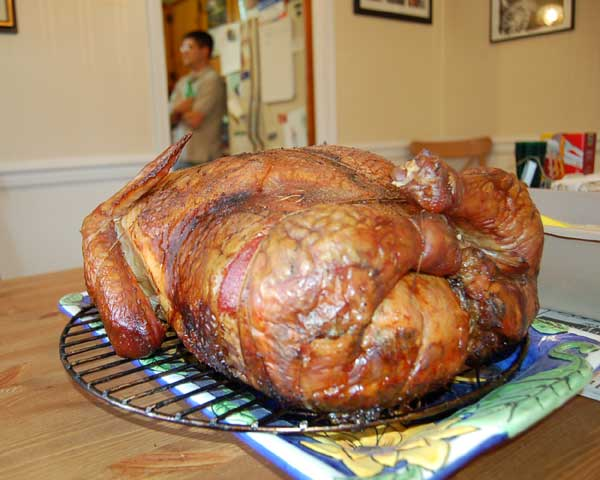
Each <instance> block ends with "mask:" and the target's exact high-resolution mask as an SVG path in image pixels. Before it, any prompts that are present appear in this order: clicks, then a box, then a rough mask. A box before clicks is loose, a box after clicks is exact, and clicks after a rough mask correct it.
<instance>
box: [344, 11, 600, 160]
mask: <svg viewBox="0 0 600 480" xmlns="http://www.w3.org/2000/svg"><path fill="white" fill-rule="evenodd" d="M335 1H336V3H335V14H336V48H337V101H338V127H339V139H340V142H341V143H373V142H382V141H383V142H386V141H387V142H389V141H398V140H401V139H404V140H408V139H411V138H415V137H421V138H426V137H460V136H474V135H480V134H487V135H491V136H492V137H526V136H529V137H531V138H536V137H537V135H539V133H541V132H546V131H556V130H558V131H560V130H571V131H573V130H585V131H590V130H591V131H596V132H600V88H598V86H599V85H600V28H599V25H600V9H599V8H598V5H597V4H596V3H597V2H596V0H578V1H577V4H576V18H575V30H574V31H570V32H562V33H557V34H552V35H543V36H539V37H533V38H526V39H521V40H515V41H508V42H502V43H496V44H491V43H490V42H489V2H488V1H487V0H486V1H482V0H452V2H450V1H448V0H437V1H435V2H434V11H433V25H421V24H417V23H411V22H403V21H395V20H387V19H379V18H375V17H365V16H359V15H354V14H353V13H352V2H349V1H346V0H335ZM358 92H362V93H360V94H359V93H358ZM367 92H368V93H367ZM599 163H600V162H599Z"/></svg>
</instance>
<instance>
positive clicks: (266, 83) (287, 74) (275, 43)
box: [258, 16, 295, 103]
mask: <svg viewBox="0 0 600 480" xmlns="http://www.w3.org/2000/svg"><path fill="white" fill-rule="evenodd" d="M258 36H259V49H260V85H261V89H260V93H261V99H262V101H263V102H265V103H274V102H286V101H289V100H292V99H293V98H294V96H295V79H294V54H293V51H292V21H291V19H290V17H289V16H288V17H284V18H282V19H280V20H277V21H274V22H269V23H264V24H261V25H260V28H259V35H258Z"/></svg>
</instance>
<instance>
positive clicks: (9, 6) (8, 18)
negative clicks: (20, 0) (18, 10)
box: [0, 0, 17, 33]
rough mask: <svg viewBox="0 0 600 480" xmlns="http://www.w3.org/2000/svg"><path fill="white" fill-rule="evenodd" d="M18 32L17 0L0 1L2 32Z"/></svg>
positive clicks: (0, 29)
mask: <svg viewBox="0 0 600 480" xmlns="http://www.w3.org/2000/svg"><path fill="white" fill-rule="evenodd" d="M16 31H17V16H16V15H15V0H0V32H5V33H7V32H8V33H15V32H16Z"/></svg>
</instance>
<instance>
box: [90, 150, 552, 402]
mask: <svg viewBox="0 0 600 480" xmlns="http://www.w3.org/2000/svg"><path fill="white" fill-rule="evenodd" d="M186 141H187V138H184V139H183V140H182V141H180V142H179V143H177V144H175V145H173V146H171V147H169V148H168V149H167V150H165V152H163V153H162V154H161V155H160V156H159V157H158V158H157V159H155V160H154V161H152V162H151V163H150V164H148V165H147V166H146V167H145V168H144V169H143V170H142V171H141V172H140V173H139V174H138V175H137V176H136V177H135V178H134V179H133V180H132V181H131V182H130V183H128V184H127V185H126V186H125V187H123V188H122V189H121V190H120V191H119V192H118V193H116V194H115V195H114V196H113V197H111V198H110V199H108V200H107V201H105V202H104V203H102V204H101V205H99V206H98V207H97V208H96V209H95V210H94V211H93V212H92V213H91V214H90V215H88V216H87V217H86V218H85V220H84V222H83V227H82V235H83V257H84V265H85V281H86V285H87V288H88V291H89V294H90V296H91V297H92V299H93V300H94V302H95V304H96V306H97V307H98V310H99V312H100V315H101V317H102V320H103V322H104V325H105V328H106V332H107V334H108V337H109V339H110V341H111V343H112V345H113V347H114V349H115V351H116V352H117V354H119V355H121V356H124V357H130V358H137V357H143V356H146V355H149V354H150V353H152V351H153V350H155V349H156V348H158V347H159V346H160V345H161V342H162V341H163V338H164V335H165V332H166V329H167V328H168V327H167V325H169V326H170V327H171V328H173V329H174V330H175V332H176V333H177V334H178V335H179V337H181V339H182V340H183V343H184V345H185V347H186V348H187V349H188V350H189V351H190V352H191V353H192V354H193V355H194V356H196V357H197V358H198V359H199V360H200V361H201V362H203V363H206V364H208V365H210V366H211V367H213V368H215V369H216V370H218V371H220V372H222V373H224V374H225V375H228V376H230V377H235V378H238V379H240V380H241V381H243V382H245V383H247V384H249V385H251V386H253V387H254V388H256V389H258V390H260V391H262V392H264V393H266V394H267V395H270V396H272V397H274V398H277V399H279V400H280V401H282V402H284V403H285V404H287V405H294V406H300V407H303V408H307V409H311V410H315V411H330V412H333V411H337V412H350V411H354V410H360V409H371V408H377V407H381V408H384V407H392V406H401V405H405V404H406V403H407V402H409V401H410V400H412V399H414V398H416V397H420V396H422V395H424V394H426V393H428V392H430V391H432V390H434V389H436V388H439V387H440V386H443V385H445V384H447V383H448V382H449V381H451V379H452V378H453V377H454V376H455V375H456V374H458V373H459V372H461V371H462V370H464V369H465V368H466V367H467V366H476V365H480V364H482V363H484V362H488V361H490V360H491V359H493V358H495V357H496V356H498V355H500V354H502V353H503V352H506V351H507V350H509V349H510V348H511V346H514V345H515V344H516V343H518V342H519V341H520V340H521V339H522V338H523V337H524V336H525V335H526V333H527V329H528V327H529V325H530V323H531V321H532V320H533V318H534V316H535V314H536V312H537V310H538V298H537V274H538V270H539V265H540V258H541V254H542V246H543V230H542V223H541V220H540V215H539V213H538V211H537V209H536V208H535V206H534V204H533V203H532V201H531V199H530V197H529V195H528V192H527V188H526V187H525V185H524V184H522V183H521V182H519V180H518V179H517V178H516V177H515V176H514V175H512V174H509V173H507V172H504V171H502V170H498V169H484V168H477V169H471V170H466V171H465V172H463V173H461V174H458V173H456V172H455V171H454V170H452V169H451V168H450V167H449V166H448V165H446V164H445V163H444V162H443V161H441V160H440V159H439V158H437V157H435V156H433V155H431V154H429V153H428V152H426V151H424V152H422V153H421V154H420V155H418V156H417V157H416V158H414V159H413V160H411V161H410V162H408V163H407V164H406V165H405V166H404V167H400V168H394V166H393V165H392V164H391V163H389V162H388V161H387V160H385V159H384V158H382V157H380V156H378V155H375V154H373V153H369V152H366V151H361V150H358V149H354V148H347V147H341V146H315V147H307V148H295V149H281V150H271V151H266V152H262V153H256V154H242V155H235V156H230V157H224V158H221V159H219V160H217V161H214V162H212V163H210V164H207V165H204V166H199V167H195V168H189V169H185V170H179V171H175V172H172V173H169V170H170V168H171V167H172V165H173V164H174V163H175V161H176V159H177V157H178V155H179V153H180V152H181V149H182V148H183V146H184V144H185V142H186Z"/></svg>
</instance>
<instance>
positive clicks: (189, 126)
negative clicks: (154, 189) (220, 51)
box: [169, 30, 226, 168]
mask: <svg viewBox="0 0 600 480" xmlns="http://www.w3.org/2000/svg"><path fill="white" fill-rule="evenodd" d="M212 50H213V39H212V37H211V36H210V35H209V34H208V33H206V32H204V31H200V30H197V31H193V32H189V33H188V34H186V35H185V37H184V38H183V42H182V43H181V48H180V51H181V57H182V60H183V64H184V65H185V67H187V68H189V69H190V73H188V74H187V75H184V76H183V77H181V78H180V79H179V80H178V82H177V84H176V85H175V88H174V89H173V92H172V94H171V98H170V99H169V114H170V120H171V128H173V137H174V138H173V141H177V140H179V139H180V138H181V137H183V136H184V135H185V134H186V133H188V132H192V133H193V135H192V138H191V139H190V141H189V142H188V144H187V146H186V147H185V149H184V151H183V153H182V155H181V158H180V160H179V162H178V164H177V166H176V168H185V167H189V166H193V165H201V164H203V163H206V162H210V161H211V160H214V159H215V158H217V157H219V156H220V155H221V142H222V140H221V125H222V120H223V115H225V111H226V90H225V82H224V81H223V78H221V76H220V75H219V74H218V73H217V72H216V71H215V70H214V69H213V68H212V67H211V66H210V58H211V55H212Z"/></svg>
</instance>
